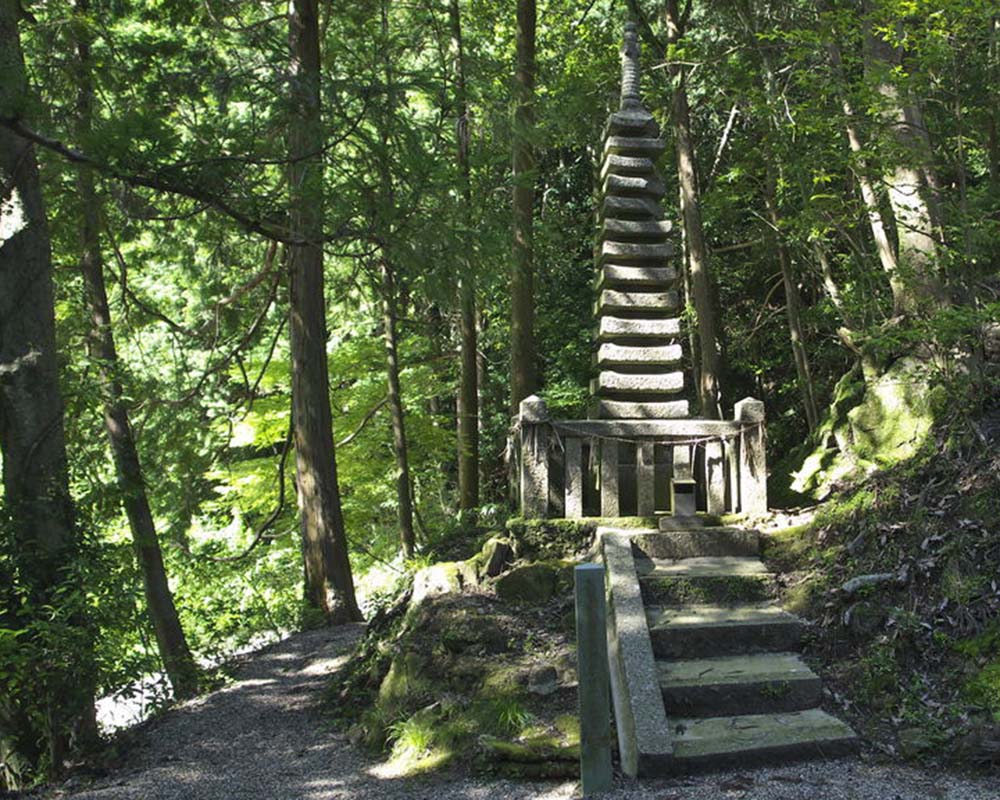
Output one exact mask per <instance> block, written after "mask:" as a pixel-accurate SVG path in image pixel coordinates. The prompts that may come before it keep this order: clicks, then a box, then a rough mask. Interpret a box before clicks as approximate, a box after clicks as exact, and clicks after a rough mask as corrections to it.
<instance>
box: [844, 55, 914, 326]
mask: <svg viewBox="0 0 1000 800" xmlns="http://www.w3.org/2000/svg"><path fill="white" fill-rule="evenodd" d="M828 52H829V54H830V62H831V64H832V65H833V69H834V73H835V74H836V76H837V78H838V79H839V81H840V82H841V83H842V84H843V83H844V81H845V77H844V69H843V60H842V58H841V53H840V44H839V43H837V42H836V41H834V42H831V43H830V45H829V47H828ZM842 91H843V94H842V96H841V97H842V99H841V108H843V110H844V129H845V131H846V133H847V142H848V145H849V146H850V148H851V152H852V153H853V154H854V156H855V158H856V159H857V160H858V165H857V169H856V170H855V173H854V174H855V177H856V178H857V180H858V187H859V188H860V190H861V199H862V201H863V202H864V205H865V212H866V214H867V216H868V225H869V227H870V228H871V233H872V239H873V240H874V241H875V252H876V253H877V254H878V260H879V263H880V264H881V265H882V269H883V271H884V272H885V274H886V277H887V278H888V280H889V288H890V290H891V291H892V298H893V306H894V309H895V311H896V313H902V307H903V305H904V298H905V295H906V289H905V286H904V285H903V280H902V278H901V276H900V274H899V262H898V260H897V258H896V251H895V249H894V248H893V245H892V242H891V241H890V240H889V234H888V232H887V231H886V226H885V222H884V221H883V219H882V211H881V208H880V205H879V199H878V194H877V193H876V192H875V185H874V184H873V183H872V179H871V175H870V174H869V172H868V165H867V163H866V161H865V150H864V145H863V144H862V142H861V136H860V135H859V133H858V128H857V124H856V122H855V113H854V108H853V106H852V104H851V101H850V100H849V99H848V97H847V87H846V85H844V88H843V89H842Z"/></svg>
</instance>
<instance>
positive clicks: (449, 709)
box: [329, 521, 596, 778]
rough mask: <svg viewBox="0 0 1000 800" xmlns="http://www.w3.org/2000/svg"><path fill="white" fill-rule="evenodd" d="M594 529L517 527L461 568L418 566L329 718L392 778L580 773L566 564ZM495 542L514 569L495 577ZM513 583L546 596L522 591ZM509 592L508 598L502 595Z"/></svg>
mask: <svg viewBox="0 0 1000 800" xmlns="http://www.w3.org/2000/svg"><path fill="white" fill-rule="evenodd" d="M595 528H596V526H595V525H593V524H592V523H569V524H564V523H562V524H561V521H560V522H559V523H556V524H554V525H553V524H552V523H544V527H543V526H542V525H534V524H532V523H527V524H525V523H515V524H514V525H512V526H511V527H510V528H509V529H508V531H507V532H506V534H502V535H497V534H494V535H492V536H490V537H487V543H486V545H484V546H483V549H482V550H481V551H480V552H479V553H475V554H473V555H472V556H471V557H469V558H467V559H466V560H465V561H450V562H445V563H439V564H434V565H429V566H425V567H423V568H422V569H421V570H420V571H419V572H418V573H417V574H416V575H415V576H414V580H413V584H414V587H413V589H412V590H411V591H410V592H409V593H408V594H404V595H402V596H401V597H399V598H398V599H397V601H396V602H395V603H394V604H393V605H391V606H387V607H386V609H385V610H384V611H383V612H382V613H381V614H380V615H379V616H377V617H376V618H375V619H374V620H373V621H372V623H371V624H370V626H369V631H368V634H367V635H366V637H365V639H364V640H363V642H362V644H361V646H360V648H359V650H358V653H357V655H356V656H355V657H354V659H352V661H351V662H350V663H349V664H348V665H347V667H346V668H345V669H344V670H342V671H341V672H340V673H339V674H338V675H337V677H336V678H335V680H334V682H333V683H332V685H331V687H330V690H329V708H330V713H331V714H332V715H333V716H334V717H335V718H336V719H337V721H338V722H339V723H340V724H342V725H344V726H345V727H346V728H347V729H348V731H349V735H350V737H351V739H352V740H353V741H355V742H357V743H359V744H363V745H364V746H366V747H368V748H369V749H371V750H372V751H374V752H378V753H381V754H383V755H384V756H385V758H386V761H385V764H384V768H385V770H387V771H388V772H389V773H391V774H392V775H413V774H417V773H422V772H428V771H431V770H438V769H443V768H447V767H453V768H464V769H473V770H475V771H482V772H491V773H502V774H509V775H517V776H523V777H539V778H545V777H566V776H570V775H573V774H575V773H576V771H577V770H578V768H579V764H578V759H579V729H578V726H577V725H576V721H575V718H576V692H575V680H576V677H575V648H574V646H573V640H574V636H573V633H572V629H573V624H574V620H573V597H572V571H571V568H572V564H573V561H572V560H571V559H570V558H566V556H571V555H573V554H575V553H579V552H581V551H585V550H586V549H587V548H588V547H589V546H590V543H591V540H592V537H593V532H594V529H595ZM524 530H527V531H528V533H527V534H526V535H525V534H522V531H524ZM553 531H554V532H555V533H556V534H557V535H556V536H553V537H547V536H546V535H545V534H546V532H553ZM482 538H483V537H478V539H477V540H479V539H482ZM498 539H502V540H503V541H505V542H510V543H511V545H512V546H513V549H514V553H513V554H512V555H511V557H512V558H515V559H516V560H514V561H512V562H511V563H507V564H505V565H504V566H503V568H502V572H501V574H500V575H499V576H498V577H496V578H491V577H489V576H487V575H485V574H484V570H485V568H486V566H487V564H488V563H489V562H490V557H489V553H490V552H491V550H490V548H491V547H492V544H491V542H495V541H497V540H498ZM470 541H471V540H470ZM455 552H456V551H454V550H453V551H451V553H450V554H451V555H454V554H455ZM525 553H530V554H532V555H533V556H535V557H538V558H539V559H540V560H534V561H533V560H531V559H530V558H525V557H524V554H525ZM518 575H521V576H523V577H525V578H531V581H530V582H529V583H530V584H531V587H536V584H540V583H544V584H545V589H546V591H544V592H534V591H531V592H523V593H522V592H520V591H519V585H520V582H519V580H517V579H516V578H517V576H518ZM542 578H544V580H542ZM505 579H507V581H506V584H505ZM508 584H509V586H508V589H509V591H508V590H507V589H505V590H504V591H502V592H501V593H498V592H497V591H496V589H495V587H497V586H498V585H500V586H501V587H502V586H506V585H508ZM520 588H524V587H520Z"/></svg>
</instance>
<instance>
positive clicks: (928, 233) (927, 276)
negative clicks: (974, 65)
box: [865, 19, 948, 315]
mask: <svg viewBox="0 0 1000 800" xmlns="http://www.w3.org/2000/svg"><path fill="white" fill-rule="evenodd" d="M865 25H866V39H867V45H868V51H869V67H870V69H871V71H872V72H873V73H875V75H876V80H877V82H878V84H877V89H878V92H879V94H880V95H881V97H882V116H883V119H884V120H885V122H886V123H887V127H888V129H889V130H890V132H891V134H890V135H891V136H892V140H893V144H894V153H893V154H892V155H893V159H894V161H895V163H894V164H893V165H892V166H891V167H890V168H888V170H887V171H886V173H885V177H884V181H885V183H886V186H887V187H888V192H889V205H890V206H891V207H892V212H893V216H894V217H895V220H896V238H897V240H898V242H899V245H898V250H897V258H898V261H899V268H900V272H899V275H900V278H901V280H900V284H901V286H900V289H899V291H898V293H894V301H895V303H894V304H895V306H896V311H897V313H901V314H920V315H926V314H927V313H931V312H933V311H934V310H935V309H938V308H941V307H942V306H944V305H947V303H948V300H947V294H946V293H945V289H944V286H943V285H942V283H941V280H940V278H939V276H938V268H939V264H938V257H939V252H938V242H937V236H938V232H937V231H936V230H935V220H936V212H935V209H933V208H932V202H933V201H932V190H933V186H934V184H935V178H934V176H933V169H932V167H931V163H930V162H931V154H930V145H929V141H928V137H927V128H926V127H925V125H924V122H923V113H922V111H921V109H920V107H919V104H918V102H917V101H916V99H913V98H910V99H907V98H904V97H902V96H901V95H900V92H899V88H898V87H897V86H896V85H895V84H894V83H893V82H892V79H891V78H890V71H891V70H892V69H894V68H898V67H900V66H902V53H901V51H900V50H899V48H896V47H893V46H892V45H891V44H890V43H889V42H887V41H886V40H885V39H884V38H883V37H882V36H881V35H880V34H878V33H876V32H875V31H874V30H873V23H872V20H870V19H866V20H865Z"/></svg>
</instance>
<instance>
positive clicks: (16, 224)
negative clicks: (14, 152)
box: [0, 175, 28, 247]
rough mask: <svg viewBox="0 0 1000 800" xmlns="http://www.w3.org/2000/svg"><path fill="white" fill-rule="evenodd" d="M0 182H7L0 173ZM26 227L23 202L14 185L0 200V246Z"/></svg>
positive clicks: (26, 219)
mask: <svg viewBox="0 0 1000 800" xmlns="http://www.w3.org/2000/svg"><path fill="white" fill-rule="evenodd" d="M0 183H3V184H6V183H7V178H6V176H4V175H0ZM27 227H28V217H27V215H26V214H25V213H24V202H23V201H22V200H21V193H20V192H18V190H17V188H16V187H15V188H14V190H13V191H12V192H11V193H10V196H9V197H4V198H3V199H2V200H0V247H3V245H4V244H5V243H6V242H7V240H8V239H13V238H14V237H15V236H16V235H17V234H19V233H20V232H21V231H23V230H24V229H25V228H27Z"/></svg>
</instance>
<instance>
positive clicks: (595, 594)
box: [573, 564, 611, 797]
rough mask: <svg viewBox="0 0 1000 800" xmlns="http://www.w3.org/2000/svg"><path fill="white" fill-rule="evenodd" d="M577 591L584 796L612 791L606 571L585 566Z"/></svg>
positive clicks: (576, 572) (580, 568) (578, 571)
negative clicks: (605, 604)
mask: <svg viewBox="0 0 1000 800" xmlns="http://www.w3.org/2000/svg"><path fill="white" fill-rule="evenodd" d="M573 579H574V583H575V586H576V663H577V666H576V671H577V679H578V681H579V688H578V690H577V691H578V694H579V701H580V704H579V708H580V784H581V786H582V788H583V796H584V797H588V796H590V795H594V794H599V793H601V792H606V791H608V790H609V789H610V788H611V702H610V699H609V694H608V693H609V675H608V639H607V627H606V626H607V620H606V618H605V610H604V567H602V566H601V565H600V564H581V565H580V566H578V567H577V568H576V569H575V570H574V571H573Z"/></svg>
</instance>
